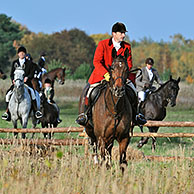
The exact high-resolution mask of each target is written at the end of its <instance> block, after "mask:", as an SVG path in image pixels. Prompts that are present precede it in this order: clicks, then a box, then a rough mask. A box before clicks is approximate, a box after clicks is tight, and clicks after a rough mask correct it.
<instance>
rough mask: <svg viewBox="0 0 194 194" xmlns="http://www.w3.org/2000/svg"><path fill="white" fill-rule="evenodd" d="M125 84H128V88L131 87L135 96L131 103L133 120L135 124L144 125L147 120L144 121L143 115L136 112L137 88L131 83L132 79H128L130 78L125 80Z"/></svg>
mask: <svg viewBox="0 0 194 194" xmlns="http://www.w3.org/2000/svg"><path fill="white" fill-rule="evenodd" d="M127 86H129V88H131V89H132V90H131V92H132V91H133V93H134V96H135V99H134V100H133V104H132V109H133V112H134V116H135V119H134V122H135V123H136V124H137V125H144V124H145V123H146V122H147V121H146V119H145V117H144V115H142V114H141V113H139V112H138V97H137V96H138V95H137V90H136V88H135V86H134V85H133V83H132V81H130V80H129V81H128V82H127ZM129 95H130V94H129Z"/></svg>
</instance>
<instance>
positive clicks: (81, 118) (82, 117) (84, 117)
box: [76, 82, 101, 126]
mask: <svg viewBox="0 0 194 194" xmlns="http://www.w3.org/2000/svg"><path fill="white" fill-rule="evenodd" d="M99 84H101V83H100V82H99V83H95V84H91V85H90V87H89V89H88V91H87V93H86V94H85V97H84V112H82V113H81V114H79V115H78V118H77V119H76V122H77V123H78V124H79V125H83V126H85V125H86V124H87V122H88V117H90V116H91V102H89V97H90V94H91V92H92V90H93V89H94V88H95V87H96V86H98V85H99Z"/></svg>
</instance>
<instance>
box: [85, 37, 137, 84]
mask: <svg viewBox="0 0 194 194" xmlns="http://www.w3.org/2000/svg"><path fill="white" fill-rule="evenodd" d="M126 48H128V49H129V57H128V59H127V63H128V66H129V70H130V69H131V68H132V56H131V45H130V44H129V43H127V42H125V41H122V42H121V48H120V49H119V50H118V51H117V55H120V54H121V55H122V56H124V52H125V50H126ZM112 49H113V43H112V38H110V39H106V40H102V41H100V42H99V44H98V46H97V48H96V51H95V54H94V60H93V64H94V67H95V69H94V71H93V72H92V74H91V76H90V78H89V80H88V82H89V84H94V83H97V82H100V81H101V80H103V79H104V77H103V76H104V74H105V73H107V72H108V70H107V69H108V68H109V66H108V65H112V62H113V58H112ZM129 79H131V80H132V81H134V80H133V79H134V78H133V76H132V75H131V76H129Z"/></svg>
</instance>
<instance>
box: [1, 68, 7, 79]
mask: <svg viewBox="0 0 194 194" xmlns="http://www.w3.org/2000/svg"><path fill="white" fill-rule="evenodd" d="M0 78H1V79H6V78H7V76H6V75H5V74H4V73H3V71H2V70H1V69H0Z"/></svg>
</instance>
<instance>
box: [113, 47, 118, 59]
mask: <svg viewBox="0 0 194 194" xmlns="http://www.w3.org/2000/svg"><path fill="white" fill-rule="evenodd" d="M116 57H117V51H116V49H115V47H114V48H113V49H112V58H113V59H114V58H116Z"/></svg>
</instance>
